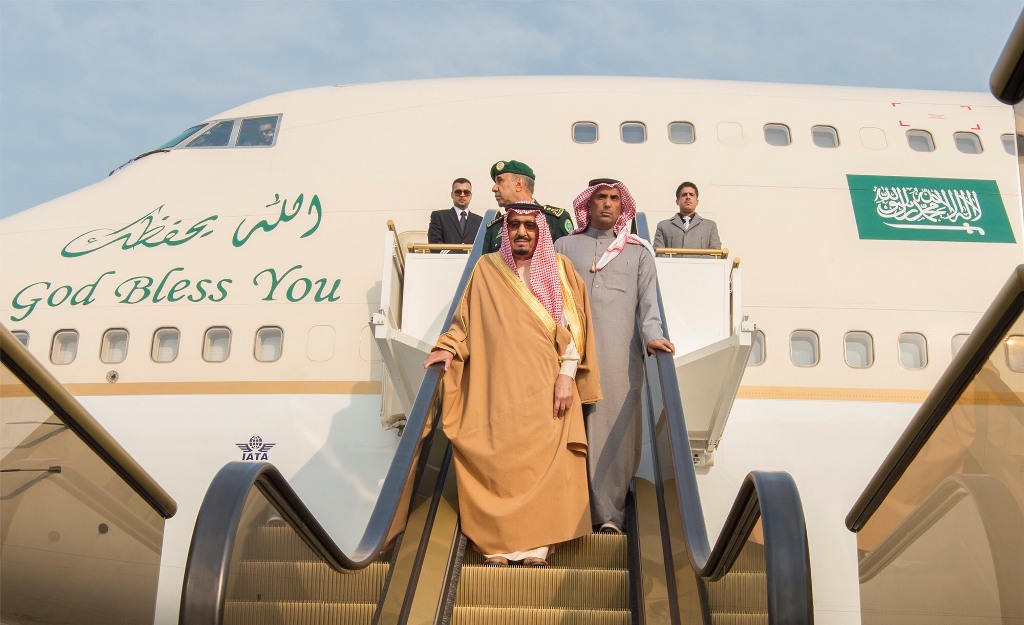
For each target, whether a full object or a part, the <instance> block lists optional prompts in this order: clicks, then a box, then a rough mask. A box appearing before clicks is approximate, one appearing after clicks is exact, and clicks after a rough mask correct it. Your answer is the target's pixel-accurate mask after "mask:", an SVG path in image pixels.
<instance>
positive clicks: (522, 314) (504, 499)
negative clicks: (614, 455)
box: [424, 203, 601, 566]
mask: <svg viewBox="0 0 1024 625" xmlns="http://www.w3.org/2000/svg"><path fill="white" fill-rule="evenodd" d="M506 208H507V209H508V211H507V212H506V213H505V216H504V225H503V226H502V229H501V246H500V248H499V251H497V252H492V253H490V254H484V255H483V256H482V257H481V258H480V260H479V261H478V262H477V264H476V266H475V267H474V268H473V271H472V273H471V274H470V278H469V281H468V283H467V284H466V289H465V291H463V293H462V297H461V299H460V300H459V305H458V307H457V308H456V310H455V314H454V315H453V316H452V324H451V327H450V328H449V329H448V331H447V332H445V333H444V334H442V335H441V336H440V337H439V338H438V339H437V344H436V345H435V347H434V351H432V352H431V353H430V355H429V356H428V357H427V360H426V362H425V363H424V366H430V365H432V364H434V363H443V364H444V369H445V375H444V393H443V395H444V399H443V408H442V426H443V428H444V432H445V434H446V435H447V436H448V439H449V440H450V441H451V442H452V445H453V446H454V448H455V453H454V459H455V477H456V482H457V484H458V489H459V520H460V523H461V524H462V531H463V532H464V533H465V534H466V536H468V537H469V539H470V540H472V541H473V544H474V546H475V547H476V549H477V550H478V551H479V552H480V553H481V554H483V556H484V558H485V564H487V565H488V566H508V563H509V562H510V561H514V562H522V563H523V564H524V565H526V566H545V565H546V564H547V555H548V552H549V547H550V546H552V545H555V544H558V543H562V542H565V541H568V540H572V539H573V538H577V537H579V536H582V535H584V534H588V533H590V530H591V527H590V514H589V507H590V506H589V496H588V487H587V458H586V453H587V440H586V431H585V426H584V423H583V404H592V403H594V402H597V401H598V400H600V399H601V388H600V374H599V372H598V370H597V367H596V363H595V359H594V352H595V350H594V334H593V332H592V331H591V325H592V322H591V316H590V303H589V300H588V299H587V292H586V288H585V287H584V286H583V284H582V281H581V280H580V277H579V275H578V274H577V273H576V270H575V269H573V266H572V263H571V262H569V260H568V259H567V258H565V257H564V256H559V255H558V254H555V250H554V246H553V245H552V244H551V236H550V234H548V229H547V220H546V219H545V218H544V213H543V211H542V210H541V209H540V208H539V207H538V206H536V205H535V204H515V203H513V204H509V205H508V206H507V207H506Z"/></svg>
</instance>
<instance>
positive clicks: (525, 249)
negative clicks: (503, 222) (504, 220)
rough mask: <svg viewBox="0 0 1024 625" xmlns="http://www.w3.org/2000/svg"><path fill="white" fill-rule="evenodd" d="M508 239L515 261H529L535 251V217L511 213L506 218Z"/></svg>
mask: <svg viewBox="0 0 1024 625" xmlns="http://www.w3.org/2000/svg"><path fill="white" fill-rule="evenodd" d="M508 238H509V241H510V242H511V243H512V254H513V256H515V257H516V260H530V259H531V258H533V252H534V251H535V250H536V249H537V217H536V216H535V215H520V214H518V213H515V212H513V213H512V214H511V215H509V217H508Z"/></svg>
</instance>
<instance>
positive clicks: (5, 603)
mask: <svg viewBox="0 0 1024 625" xmlns="http://www.w3.org/2000/svg"><path fill="white" fill-rule="evenodd" d="M638 221H640V222H641V229H642V226H644V225H645V224H644V223H643V216H642V215H641V216H639V217H638ZM470 260H471V261H472V260H473V259H472V257H471V258H470ZM1022 314H1024V267H1021V268H1018V269H1017V271H1016V272H1015V273H1014V275H1013V276H1012V277H1011V279H1010V280H1009V281H1008V283H1007V285H1006V287H1005V288H1004V289H1003V291H1002V292H1001V293H1000V294H999V297H997V299H996V301H995V302H994V303H993V305H992V307H991V308H990V309H989V311H988V312H987V313H986V314H985V315H984V317H983V318H982V320H981V321H980V322H979V324H978V326H977V328H976V329H975V331H974V332H973V333H972V334H971V336H970V338H969V339H968V340H967V342H966V343H965V345H964V347H963V348H962V349H961V351H960V353H959V354H958V355H957V356H956V358H955V359H954V361H953V363H952V364H951V365H950V367H949V369H948V370H947V371H946V372H945V373H944V374H943V376H942V378H941V379H940V381H939V383H938V384H937V385H936V387H935V389H934V390H933V391H932V393H930V394H929V396H928V398H927V399H926V400H925V402H924V404H922V406H921V408H920V410H919V412H918V414H917V416H916V417H915V419H914V420H913V422H912V423H911V424H910V426H908V428H907V430H906V432H905V433H904V435H903V436H902V437H901V439H900V441H899V442H898V443H897V445H896V446H895V447H894V448H893V450H892V452H891V453H890V455H889V457H888V458H887V459H886V461H885V462H884V463H883V464H882V466H881V467H880V468H879V470H878V472H877V474H876V476H875V478H874V479H873V480H872V482H871V484H869V486H868V487H867V488H866V489H865V491H864V493H863V494H862V496H861V498H860V499H859V500H858V502H857V504H856V505H855V506H854V509H853V510H851V511H850V514H849V516H848V517H847V525H848V527H849V528H850V530H851V531H854V532H857V533H858V553H859V555H860V579H861V608H862V612H861V620H862V622H863V623H866V624H870V623H890V622H896V621H897V620H898V621H899V622H907V623H968V622H970V623H989V622H992V623H1016V622H1022V621H1024V595H1022V593H1021V592H1020V588H1021V587H1024V479H1022V475H1024V474H1022V473H1021V471H1020V458H1022V457H1024V400H1022V398H1024V374H1022V373H1021V372H1020V369H1021V367H1020V366H1019V364H1012V363H1011V361H1010V360H1009V356H1008V354H1009V351H1008V348H1009V346H1010V344H1011V343H1013V342H1014V341H1018V340H1021V339H1020V337H1022V336H1024V321H1022ZM669 318H670V317H669ZM0 357H2V360H3V365H4V367H3V369H2V370H0V390H2V393H0V402H2V410H0V415H2V417H3V424H2V425H3V445H4V447H3V455H2V469H3V472H2V474H0V478H2V483H0V487H2V498H3V499H2V505H3V507H2V514H0V520H2V527H0V537H2V547H3V548H2V550H0V558H2V561H0V595H2V603H0V622H3V623H5V624H6V623H11V624H14V623H37V622H52V623H67V622H75V623H82V624H89V623H97V624H99V623H112V622H118V623H150V622H152V620H153V609H154V605H155V592H156V580H157V574H156V569H157V568H158V566H159V559H160V547H161V542H162V541H161V534H162V527H163V519H166V518H169V517H170V516H172V515H173V514H174V512H175V508H176V504H175V503H174V501H173V500H172V499H171V498H170V497H169V496H168V495H167V493H165V492H164V491H163V490H162V489H160V487H159V486H157V485H156V484H155V483H154V482H153V481H152V479H151V478H150V477H149V476H148V475H146V474H145V473H144V472H143V471H142V470H141V468H140V467H139V466H138V464H137V463H135V462H134V461H133V460H132V459H131V458H130V457H128V456H127V454H126V453H125V452H124V450H123V449H122V448H121V447H120V446H118V445H117V443H116V442H114V441H113V440H112V439H111V438H110V436H109V435H108V434H107V433H106V432H105V431H103V430H102V428H100V427H98V425H97V424H96V423H95V421H93V420H92V419H91V417H90V416H89V415H88V414H87V413H86V412H85V411H84V410H83V409H82V408H81V406H80V405H78V404H77V402H75V400H74V399H73V398H71V397H70V396H69V395H68V394H67V392H66V390H65V389H64V388H63V387H62V386H61V385H60V384H59V383H58V382H57V381H56V380H55V379H54V378H53V377H52V376H50V375H49V374H48V373H47V371H46V370H45V368H44V367H43V366H42V365H40V364H39V363H38V362H36V361H35V360H34V359H33V358H32V357H31V356H30V355H29V354H28V352H27V351H26V350H24V349H23V348H22V347H21V345H20V344H19V343H18V342H17V339H15V338H14V337H13V336H12V335H11V334H10V332H8V331H7V329H6V328H3V327H0ZM647 373H648V383H647V389H646V390H647V394H646V396H645V398H644V400H645V403H644V418H645V419H646V421H647V425H648V426H649V432H650V439H651V444H650V447H649V451H650V457H651V469H652V474H653V479H651V480H645V479H641V478H638V479H637V480H636V481H635V486H634V492H633V496H632V497H631V510H632V513H631V517H630V521H629V527H628V528H627V534H626V535H625V536H586V537H584V538H582V539H580V540H578V541H575V542H574V544H570V545H567V546H565V547H563V548H562V549H561V550H560V551H559V552H557V553H556V554H554V555H553V556H552V558H551V565H552V566H551V567H550V568H548V569H526V568H523V567H510V568H509V569H482V568H481V567H479V564H480V557H479V554H476V553H475V552H474V551H473V550H472V549H471V548H469V547H467V545H466V542H465V539H464V537H463V536H462V535H461V533H460V532H459V531H458V513H457V510H458V502H457V493H456V492H455V484H454V479H453V476H452V473H453V472H450V471H449V464H450V457H451V450H450V447H449V446H448V445H447V442H446V441H445V440H444V436H443V433H442V432H440V431H439V430H436V429H435V426H436V415H437V410H438V408H439V402H438V391H439V382H440V371H439V370H438V368H437V367H433V368H432V369H431V370H430V371H428V372H427V373H426V374H425V376H424V380H423V383H422V384H421V386H420V388H419V390H418V392H417V394H416V396H415V399H414V401H413V405H412V408H411V410H410V411H409V413H408V419H407V422H406V425H405V431H404V435H403V437H402V440H401V442H400V444H399V449H398V450H397V452H396V454H395V458H394V461H393V463H392V466H391V468H390V470H389V473H388V476H387V478H386V480H385V483H384V487H383V488H382V492H381V494H380V497H379V499H378V503H377V506H376V508H375V510H374V513H373V515H372V516H371V519H370V521H369V523H368V524H367V531H366V533H365V535H364V538H363V540H362V541H361V542H360V544H359V545H358V546H357V547H356V548H355V549H354V550H351V552H350V553H348V554H346V553H344V552H342V550H340V549H339V548H338V547H337V545H336V544H334V542H333V541H332V540H331V538H330V536H329V535H328V534H327V533H326V532H325V531H324V530H323V528H322V527H320V525H319V524H318V522H317V521H316V519H315V518H314V517H313V515H312V514H311V513H310V512H309V510H308V509H307V508H306V507H305V505H304V504H303V503H302V501H300V500H299V499H298V497H297V496H296V495H295V493H294V491H292V490H291V488H290V487H289V485H288V483H287V481H286V480H285V479H284V478H283V477H282V476H281V474H280V473H278V472H277V471H276V469H274V467H273V466H272V465H269V464H267V463H230V464H229V465H227V466H226V467H225V468H224V469H223V470H222V471H221V472H220V473H219V474H218V476H217V478H216V479H215V480H214V482H213V483H212V484H211V486H210V489H209V491H208V493H207V497H206V500H205V501H204V504H203V507H202V510H201V512H200V515H199V518H198V520H197V523H196V529H195V533H194V536H193V544H192V548H191V550H190V555H189V561H188V569H187V571H186V579H185V584H184V588H183V593H182V601H181V613H180V622H181V623H189V624H192V623H408V622H415V623H440V624H444V623H470V622H502V619H504V620H505V622H541V623H544V622H558V623H573V622H587V623H595V622H627V621H628V622H630V623H726V624H728V623H757V622H769V623H810V622H812V620H813V616H812V608H811V595H810V571H809V564H808V554H807V550H806V535H805V532H804V529H803V523H802V512H801V504H800V501H799V497H798V495H797V494H796V490H795V487H794V485H793V484H792V481H791V480H790V479H789V478H788V476H786V475H784V474H764V473H757V472H755V473H752V474H751V475H750V476H748V478H747V480H746V481H745V482H744V483H743V485H742V487H741V489H740V492H739V494H738V495H737V497H736V500H735V504H734V506H733V510H732V512H731V513H730V514H729V517H728V519H727V520H726V522H725V524H724V526H723V528H722V530H721V533H720V538H719V540H718V543H717V544H715V545H714V546H713V548H712V547H711V546H709V544H708V542H707V533H706V528H705V527H704V523H703V515H702V513H701V509H700V499H699V496H698V493H697V489H696V483H695V474H694V471H693V458H692V455H691V453H690V451H691V448H690V445H689V442H690V441H689V440H688V434H687V428H686V425H685V421H684V420H683V410H682V402H681V400H680V395H681V394H680V392H679V388H678V379H677V376H676V363H674V362H673V360H672V358H671V357H669V356H667V355H661V356H659V357H657V358H654V359H649V360H648V371H647ZM342 505H343V504H342ZM588 576H589V578H588ZM893 589H899V592H893ZM588 593H589V594H588Z"/></svg>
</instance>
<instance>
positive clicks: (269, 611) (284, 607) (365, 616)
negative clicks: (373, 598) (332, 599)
mask: <svg viewBox="0 0 1024 625" xmlns="http://www.w3.org/2000/svg"><path fill="white" fill-rule="evenodd" d="M376 609H377V604H376V603H346V604H342V603H322V602H319V601H228V602H227V603H225V604H224V622H225V623H248V624H250V625H262V624H264V623H266V624H267V625H271V624H274V623H332V624H338V625H370V623H371V621H373V613H374V612H375V611H376Z"/></svg>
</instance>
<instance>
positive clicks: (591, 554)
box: [464, 534, 629, 569]
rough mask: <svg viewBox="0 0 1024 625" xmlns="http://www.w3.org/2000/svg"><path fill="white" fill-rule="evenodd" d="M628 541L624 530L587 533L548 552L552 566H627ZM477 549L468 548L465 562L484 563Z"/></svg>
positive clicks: (549, 562) (611, 567)
mask: <svg viewBox="0 0 1024 625" xmlns="http://www.w3.org/2000/svg"><path fill="white" fill-rule="evenodd" d="M627 552H628V544H627V542H626V536H625V535H624V534H587V535H585V536H581V537H579V538H577V539H575V540H571V541H569V542H568V543H565V544H563V545H559V546H558V548H557V549H555V552H554V553H552V554H551V555H550V556H548V565H549V567H550V568H560V567H564V568H592V569H597V568H604V569H625V568H627V567H628V566H629V565H628V563H627ZM483 563H484V557H483V556H482V555H480V553H479V552H478V551H477V550H476V549H471V548H468V549H466V556H465V560H464V564H483Z"/></svg>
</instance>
